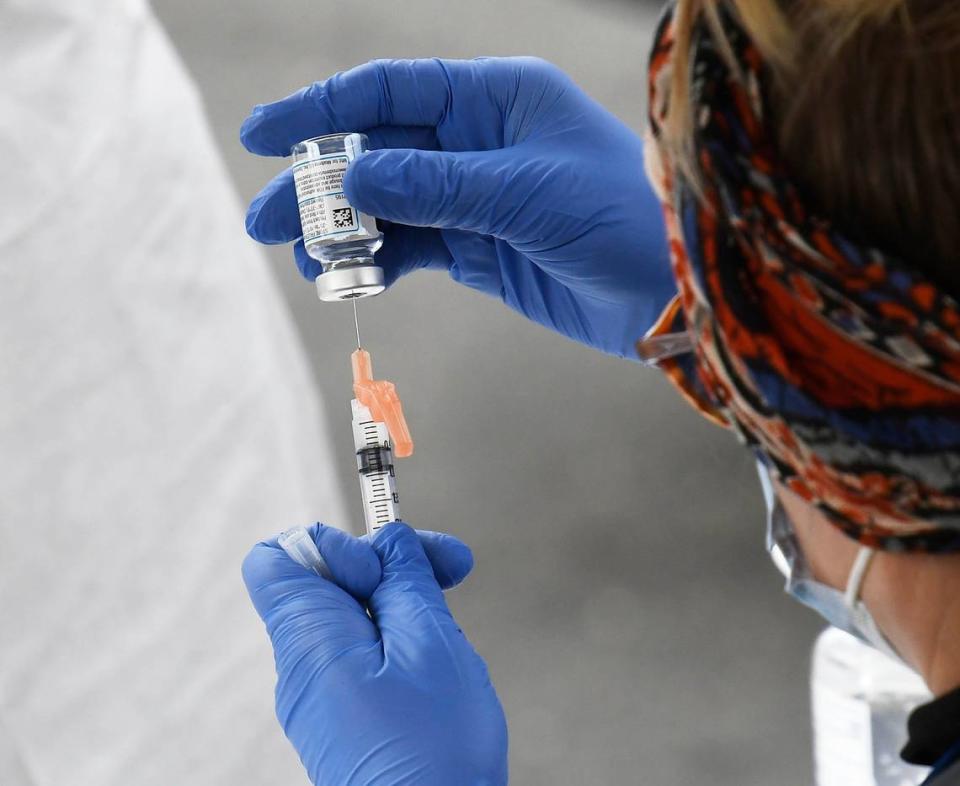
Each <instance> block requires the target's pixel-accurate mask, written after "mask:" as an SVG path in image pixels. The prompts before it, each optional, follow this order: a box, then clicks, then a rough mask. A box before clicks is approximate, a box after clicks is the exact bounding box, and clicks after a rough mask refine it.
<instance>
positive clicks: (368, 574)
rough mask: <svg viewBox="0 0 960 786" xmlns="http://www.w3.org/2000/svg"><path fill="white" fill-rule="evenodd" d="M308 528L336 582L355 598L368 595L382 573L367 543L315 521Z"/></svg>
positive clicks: (378, 562) (377, 560)
mask: <svg viewBox="0 0 960 786" xmlns="http://www.w3.org/2000/svg"><path fill="white" fill-rule="evenodd" d="M309 531H310V536H311V537H312V538H313V540H314V543H316V544H317V548H318V549H319V550H320V553H321V554H322V555H323V557H324V559H326V560H327V564H328V566H329V567H330V569H331V571H333V573H334V576H335V577H336V579H337V583H338V584H340V585H341V586H342V587H343V588H344V589H346V590H347V591H348V592H350V594H352V595H354V596H355V597H359V598H368V597H370V595H371V594H372V593H373V591H374V590H375V589H376V588H377V584H379V583H380V575H381V567H380V560H379V559H378V557H377V555H376V553H375V552H374V550H373V548H372V547H371V546H370V544H369V543H367V542H366V541H363V540H360V539H359V538H355V537H353V536H352V535H350V534H348V533H346V532H343V531H342V530H339V529H336V528H335V527H325V526H324V525H323V524H315V525H314V526H313V527H311V528H310V530H309Z"/></svg>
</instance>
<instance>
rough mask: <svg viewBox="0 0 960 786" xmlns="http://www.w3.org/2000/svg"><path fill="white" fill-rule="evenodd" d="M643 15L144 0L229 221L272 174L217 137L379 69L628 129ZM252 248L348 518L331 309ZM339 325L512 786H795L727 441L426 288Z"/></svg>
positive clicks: (580, 351) (759, 587)
mask: <svg viewBox="0 0 960 786" xmlns="http://www.w3.org/2000/svg"><path fill="white" fill-rule="evenodd" d="M657 5H658V4H657V3H647V4H644V3H637V2H634V3H631V2H626V0H622V1H618V0H486V1H485V2H482V3H473V2H471V3H466V2H450V1H449V0H446V2H444V1H443V0H408V1H407V2H405V3H386V2H369V1H368V2H356V3H347V2H342V1H336V2H334V1H332V0H322V1H321V2H316V1H315V2H307V1H306V0H271V2H263V0H257V1H255V0H206V2H203V3H198V2H196V0H154V6H155V8H156V10H157V13H158V14H159V16H160V17H161V19H162V20H163V22H164V23H165V24H166V26H167V28H168V30H169V31H170V34H171V36H172V38H173V40H174V42H175V44H176V45H177V46H178V48H179V49H180V51H181V53H182V55H183V57H184V58H185V60H186V62H187V64H188V66H189V68H190V69H191V71H192V72H193V74H194V76H195V78H196V79H197V80H198V82H199V85H200V88H201V90H202V92H203V95H204V98H205V101H206V105H207V108H208V110H209V113H210V116H211V119H212V123H213V129H214V132H215V134H216V137H217V139H218V141H219V143H220V145H221V147H222V151H223V155H224V158H225V159H226V162H227V165H228V167H229V168H230V171H231V173H232V175H233V177H234V178H235V181H236V184H237V187H238V189H239V191H240V194H241V196H242V197H243V198H244V200H246V199H248V198H249V197H252V196H253V195H254V194H255V193H256V191H257V190H258V189H259V188H260V186H261V185H262V184H263V183H264V182H265V181H266V180H267V179H268V178H269V177H271V176H272V175H273V174H274V173H275V172H277V171H278V169H279V168H280V167H281V166H282V164H281V163H280V162H279V161H272V160H263V159H257V158H254V157H253V156H250V155H248V154H246V152H245V151H244V150H243V149H242V148H241V146H240V145H239V143H238V142H237V130H238V128H239V126H240V123H241V121H242V120H243V118H244V116H245V115H246V113H247V111H248V110H249V108H250V107H252V106H253V105H254V104H255V103H258V102H263V101H268V100H273V99H275V98H278V97H280V96H283V95H286V94H287V93H289V92H292V91H293V90H295V89H297V88H298V87H300V86H302V85H303V84H306V83H308V82H310V81H313V80H315V79H320V78H323V77H325V76H328V75H329V74H331V73H332V72H334V71H337V70H339V69H343V68H346V67H349V66H352V65H355V64H357V63H361V62H363V61H365V60H368V59H370V58H375V57H421V56H434V55H436V56H443V57H474V56H477V55H513V54H532V55H539V56H541V57H545V58H547V59H549V60H552V61H553V62H555V63H557V64H558V65H560V66H561V67H562V68H564V69H565V70H566V71H568V72H569V73H570V74H571V75H572V76H573V77H574V79H575V80H576V81H577V82H579V83H580V84H581V85H582V86H583V87H584V88H585V89H586V90H587V91H588V92H590V93H591V94H592V95H593V96H595V97H596V98H597V99H599V100H600V101H601V102H602V103H604V104H605V105H606V106H607V107H608V108H609V109H611V110H612V111H613V112H615V113H616V114H617V115H619V116H620V117H621V118H622V119H623V120H624V121H626V122H627V123H628V124H630V125H631V126H632V127H633V128H635V129H637V130H640V128H641V124H642V119H643V112H642V96H643V74H644V60H645V52H646V48H647V45H648V42H649V39H650V35H651V31H652V25H653V23H654V21H655V19H656V16H657V13H658V8H657ZM237 231H238V232H242V231H243V226H242V221H241V219H240V216H239V215H238V221H237ZM269 253H270V256H271V259H272V261H273V262H274V269H275V271H276V275H277V278H278V280H279V281H280V283H281V285H282V287H283V290H284V292H285V294H286V296H287V298H288V300H289V302H290V307H291V309H292V311H293V314H294V317H295V319H296V322H297V325H298V327H299V329H300V332H301V334H302V336H303V340H304V342H305V344H306V347H307V350H308V352H309V355H310V358H311V361H312V365H313V369H314V371H315V373H316V378H317V381H318V383H319V385H320V386H321V388H322V389H323V391H324V392H325V393H326V395H327V398H328V401H329V402H331V411H329V412H328V413H327V414H328V417H329V418H330V419H331V422H332V423H333V426H334V434H335V437H336V440H337V445H338V446H339V450H340V451H341V452H342V455H343V462H342V465H341V467H340V472H341V474H342V482H343V483H344V484H346V488H347V491H348V493H349V494H350V495H352V497H354V498H357V497H358V490H357V488H356V485H355V483H356V481H355V479H354V476H353V474H352V470H353V456H352V441H351V436H350V433H349V399H350V397H351V392H350V387H349V385H350V378H349V373H350V371H349V357H348V355H349V353H350V351H351V350H352V349H353V343H352V342H353V322H352V313H351V310H350V307H349V306H345V305H340V304H321V303H319V302H318V301H317V299H316V296H315V294H314V289H313V286H312V285H310V284H308V283H307V282H305V281H303V280H302V279H301V278H300V277H299V274H298V273H297V272H296V269H295V267H294V264H293V261H292V255H291V253H290V251H289V249H286V248H274V249H270V250H269ZM360 315H361V320H362V322H361V326H362V329H363V334H364V343H365V345H366V346H367V347H368V348H369V349H370V350H371V351H372V354H373V357H374V361H375V363H376V370H377V375H378V376H381V377H384V378H388V379H391V380H393V381H394V382H396V383H397V385H398V387H399V389H400V392H401V394H402V396H403V399H404V407H405V409H406V412H407V417H408V419H409V422H410V424H411V429H412V432H413V435H414V438H415V440H416V443H417V453H416V455H415V456H414V457H413V458H411V459H408V460H406V461H404V462H402V463H401V464H400V466H399V468H398V475H399V488H400V493H401V508H402V510H403V513H404V516H405V518H406V519H407V520H408V521H410V522H411V523H412V524H414V525H415V526H419V527H423V528H431V529H441V530H446V531H448V532H452V533H454V534H456V535H458V536H460V537H462V538H463V539H464V540H466V541H467V542H468V543H469V544H470V545H471V546H472V547H473V549H474V554H475V556H476V569H475V572H474V574H473V576H472V577H471V578H470V579H469V581H468V582H467V583H466V584H465V585H464V586H463V587H462V588H460V589H458V590H456V591H455V592H453V593H451V595H450V601H451V605H452V607H453V609H454V612H455V613H456V615H457V617H458V619H459V620H460V622H461V623H462V625H463V627H464V629H465V631H466V632H467V634H468V635H469V636H470V638H471V639H472V641H473V642H474V644H475V646H476V647H477V649H478V650H479V652H480V653H481V655H483V656H484V657H485V658H486V660H487V662H488V663H489V665H490V670H491V674H492V676H493V680H494V682H495V684H496V686H497V688H498V691H499V694H500V697H501V700H502V701H503V704H504V707H505V709H506V712H507V717H508V721H509V724H510V734H511V737H510V745H511V775H512V782H513V783H516V784H524V786H537V785H539V784H558V783H561V784H566V783H571V784H573V783H587V784H614V783H616V784H633V783H638V784H639V783H644V784H646V783H656V784H662V785H663V786H681V785H683V786H686V785H687V784H690V785H692V784H712V785H713V786H751V785H753V784H756V786H760V785H761V784H763V786H769V785H770V784H806V783H809V782H810V781H811V776H810V773H811V765H810V741H809V732H808V726H809V720H808V717H809V716H808V701H807V681H808V653H809V648H810V645H811V644H812V637H813V636H814V634H815V632H816V630H817V629H818V628H819V624H818V622H817V620H816V619H815V618H814V617H813V615H811V614H810V613H808V612H806V611H804V610H802V609H801V608H799V607H797V606H795V605H794V604H793V603H792V602H791V601H790V600H789V599H787V598H786V597H785V596H784V595H783V594H782V592H781V588H782V580H781V579H780V577H779V575H778V574H777V573H776V571H775V569H774V568H773V567H772V565H771V564H770V563H769V560H768V558H767V556H766V553H765V551H764V544H763V527H764V518H763V507H762V501H761V498H760V493H759V488H758V485H757V482H756V478H755V474H754V470H753V467H752V463H751V460H750V457H749V456H748V455H747V454H746V453H745V452H743V450H742V449H741V448H740V447H739V446H738V445H737V443H736V442H735V441H734V440H733V439H732V437H730V436H729V435H727V434H724V433H723V432H721V431H720V430H718V429H716V428H715V427H713V426H710V425H709V424H707V423H705V422H703V421H701V419H700V418H699V417H698V416H697V415H696V414H694V413H693V412H691V411H689V410H688V409H687V407H686V405H685V404H684V403H683V402H682V401H680V400H679V399H678V398H677V396H676V395H675V394H674V393H673V391H672V389H671V388H670V387H669V385H668V384H667V383H666V381H665V380H663V379H661V378H660V375H659V374H658V373H657V372H655V371H648V370H645V369H643V368H641V367H639V366H637V365H634V364H631V363H629V362H626V361H620V360H617V359H614V358H610V357H606V356H604V355H601V354H599V353H597V352H595V351H592V350H589V349H587V348H585V347H581V346H578V345H576V344H574V343H571V342H570V341H568V340H566V339H564V338H562V337H560V336H557V335H553V334H552V333H549V332H548V331H546V330H545V329H543V328H541V327H539V326H537V325H533V324H528V323H527V322H526V321H524V319H522V318H521V317H519V316H518V315H516V314H514V313H513V312H510V311H508V310H507V309H506V308H504V307H502V306H501V305H500V304H498V303H496V302H494V301H492V300H489V299H487V298H485V297H483V296H482V295H479V294H477V293H474V292H472V291H469V290H466V289H463V288H460V287H458V286H457V285H455V284H454V283H453V282H452V281H450V280H449V279H447V278H446V277H445V276H444V275H442V274H437V273H432V274H431V273H418V274H415V275H413V276H411V277H409V278H408V279H406V280H403V281H401V282H400V283H399V284H398V285H397V286H396V287H395V288H393V289H392V290H391V291H390V292H389V293H388V294H386V295H385V296H383V297H380V298H376V299H373V300H370V301H363V302H362V303H361V304H360ZM319 471H325V470H324V469H323V468H318V472H319ZM317 516H318V518H323V511H317ZM360 516H361V514H360V510H359V504H358V505H357V509H356V521H354V522H349V523H347V522H336V523H338V524H341V525H343V524H349V525H350V526H352V527H353V528H354V529H356V528H357V527H358V526H359V525H360ZM283 524H284V523H283V522H277V523H276V525H277V527H280V526H282V525H283ZM277 733H278V734H279V733H280V731H279V728H278V732H277Z"/></svg>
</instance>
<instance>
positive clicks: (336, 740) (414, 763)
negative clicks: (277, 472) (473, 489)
mask: <svg viewBox="0 0 960 786" xmlns="http://www.w3.org/2000/svg"><path fill="white" fill-rule="evenodd" d="M311 534H312V535H313V536H314V541H315V542H316V543H317V546H318V548H319V550H320V553H321V555H322V556H323V558H324V560H325V561H326V562H327V565H328V567H329V568H330V572H331V574H332V576H333V579H334V581H333V582H331V581H326V580H324V579H322V578H320V577H319V576H316V575H315V574H313V573H310V572H308V571H307V570H305V569H304V568H301V567H300V566H299V565H297V564H296V563H295V562H293V561H292V560H291V559H290V558H289V557H288V556H287V555H286V554H285V553H284V552H283V551H282V550H281V549H280V547H279V546H277V544H276V541H275V540H274V541H266V542H263V543H259V544H258V545H257V546H255V547H254V548H253V550H252V551H251V552H250V553H249V554H248V555H247V558H246V560H245V561H244V563H243V578H244V581H245V582H246V584H247V590H248V591H249V593H250V597H251V599H252V600H253V603H254V606H255V607H256V609H257V612H258V613H259V614H260V616H261V618H262V619H263V621H264V622H265V623H266V626H267V632H268V633H269V635H270V638H271V640H272V642H273V649H274V654H275V657H276V665H277V689H276V703H277V717H278V718H279V720H280V723H281V725H282V726H283V729H284V731H285V732H286V734H287V737H288V738H289V739H290V741H291V742H292V743H293V745H294V747H295V748H296V750H297V752H298V753H299V754H300V759H301V761H302V762H303V764H304V766H305V767H306V768H307V772H308V774H309V776H310V779H311V780H312V781H313V783H314V784H316V786H330V785H331V784H336V785H337V786H360V785H361V784H363V786H401V784H402V785H403V786H411V785H412V784H416V785H417V786H450V784H457V785H458V786H502V784H506V783H507V728H506V722H505V720H504V717H503V710H502V709H501V707H500V702H499V701H498V700H497V695H496V693H495V692H494V689H493V686H492V685H491V684H490V679H489V676H488V675H487V668H486V666H485V665H484V662H483V661H482V660H481V659H480V657H479V656H478V655H477V653H476V652H475V651H474V650H473V647H471V646H470V642H468V641H467V639H466V637H465V636H464V635H463V633H462V631H461V630H460V628H459V627H458V626H457V623H456V621H455V620H454V619H453V617H452V616H451V614H450V611H449V609H448V608H447V604H446V602H445V601H444V598H443V592H442V591H441V587H442V586H450V585H452V584H455V583H456V582H458V581H459V580H461V579H462V578H464V577H465V576H466V574H467V573H468V572H469V570H470V567H471V566H472V556H471V555H470V550H469V549H468V548H467V547H466V546H465V545H464V544H463V543H461V542H460V541H458V540H457V539H456V538H452V537H450V536H446V535H438V534H437V533H423V532H420V533H417V532H415V531H414V530H412V529H410V528H409V527H408V526H406V525H405V524H399V523H397V524H390V525H388V526H386V527H384V528H383V529H382V530H380V532H378V533H377V535H376V537H375V538H374V539H373V541H372V543H367V542H364V541H363V540H358V539H354V538H350V537H349V536H347V535H345V534H344V533H341V532H339V531H337V530H334V529H331V528H319V529H314V530H312V531H311ZM418 535H419V537H418ZM334 582H336V583H334ZM364 601H366V605H367V607H368V608H369V610H370V616H368V615H367V612H366V610H365V608H364Z"/></svg>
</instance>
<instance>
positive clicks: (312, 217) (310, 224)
mask: <svg viewBox="0 0 960 786" xmlns="http://www.w3.org/2000/svg"><path fill="white" fill-rule="evenodd" d="M349 163H350V159H349V158H347V156H345V155H344V154H342V153H331V154H329V155H325V156H320V157H318V158H315V159H312V160H310V161H302V162H300V163H299V164H296V165H295V166H294V167H293V181H294V184H295V185H296V189H297V202H298V205H299V207H300V225H301V227H302V228H303V242H304V243H305V244H310V243H315V242H316V241H318V240H327V239H331V238H338V237H341V238H342V237H343V236H344V235H351V234H356V233H357V232H359V231H360V221H359V216H358V215H357V211H356V210H354V209H353V208H352V207H351V206H350V203H349V202H347V198H346V196H344V193H343V174H344V172H346V171H347V164H349Z"/></svg>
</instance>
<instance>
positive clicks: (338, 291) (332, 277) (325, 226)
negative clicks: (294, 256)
mask: <svg viewBox="0 0 960 786" xmlns="http://www.w3.org/2000/svg"><path fill="white" fill-rule="evenodd" d="M366 149H367V137H366V136H364V135H363V134H329V135H327V136H318V137H315V138H314V139H306V140H304V141H303V142H299V143H297V144H296V145H294V146H293V148H292V150H291V151H290V152H291V154H292V156H293V181H294V184H295V186H296V190H297V204H298V206H299V208H300V225H301V227H302V230H303V243H304V246H305V247H306V249H307V253H308V254H309V255H310V256H311V257H313V258H314V259H316V260H317V261H318V262H320V264H321V266H322V267H323V272H322V273H321V274H320V275H319V276H317V281H316V283H317V295H318V296H319V297H320V299H321V300H349V299H351V298H357V297H368V296H370V295H378V294H380V293H381V292H383V289H384V285H383V268H381V267H380V266H379V265H377V264H376V263H375V262H374V260H373V255H374V253H375V252H376V251H377V249H379V248H380V246H382V245H383V233H382V232H380V231H379V230H378V229H377V222H376V219H375V218H373V217H372V216H368V215H366V214H365V213H361V212H360V211H359V210H357V209H356V208H354V207H353V206H352V205H351V204H350V203H349V202H348V201H347V197H346V195H345V194H344V193H343V175H344V173H345V172H346V171H347V166H348V165H349V164H350V162H351V161H353V159H355V158H356V157H357V156H359V155H360V154H361V153H363V152H364V151H366Z"/></svg>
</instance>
